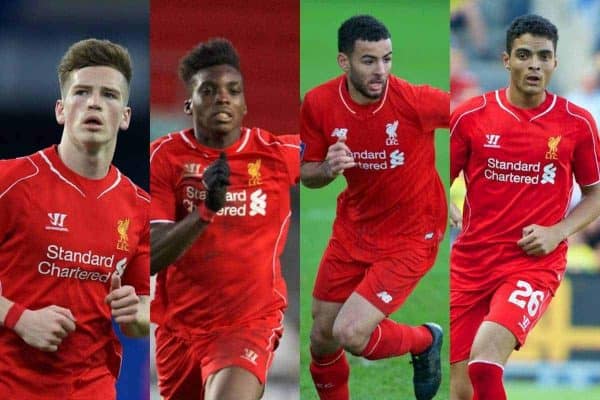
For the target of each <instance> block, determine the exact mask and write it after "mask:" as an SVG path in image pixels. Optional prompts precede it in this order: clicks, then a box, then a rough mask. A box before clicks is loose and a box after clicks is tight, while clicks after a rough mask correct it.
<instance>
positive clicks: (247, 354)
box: [240, 348, 258, 365]
mask: <svg viewBox="0 0 600 400" xmlns="http://www.w3.org/2000/svg"><path fill="white" fill-rule="evenodd" d="M240 357H242V358H243V359H245V360H248V361H250V362H251V363H252V364H254V365H256V360H257V359H258V354H256V352H255V351H254V350H252V349H248V348H245V349H244V354H242V355H241V356H240Z"/></svg>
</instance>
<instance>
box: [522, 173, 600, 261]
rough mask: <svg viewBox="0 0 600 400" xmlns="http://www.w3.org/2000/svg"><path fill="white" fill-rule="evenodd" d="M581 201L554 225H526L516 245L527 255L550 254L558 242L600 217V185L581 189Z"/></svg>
mask: <svg viewBox="0 0 600 400" xmlns="http://www.w3.org/2000/svg"><path fill="white" fill-rule="evenodd" d="M581 193H582V199H581V201H580V202H579V203H578V204H577V205H576V206H575V207H574V208H573V210H571V212H570V213H569V215H568V216H567V217H566V218H565V219H563V220H562V221H560V222H559V223H558V224H556V225H552V226H540V225H535V224H533V225H528V226H526V227H524V228H523V238H521V240H519V241H518V242H517V244H518V245H519V246H520V247H521V248H522V249H523V251H524V252H525V253H527V254H528V255H534V256H543V255H546V254H548V253H550V252H552V251H553V250H554V249H555V248H556V247H557V246H558V244H559V243H560V242H562V241H563V240H565V239H566V238H568V237H569V236H571V235H573V234H574V233H576V232H579V231H580V230H582V229H583V228H585V227H586V226H587V225H589V224H590V223H591V222H592V221H594V220H595V219H596V218H598V216H600V183H598V184H595V185H593V186H587V187H584V186H582V187H581Z"/></svg>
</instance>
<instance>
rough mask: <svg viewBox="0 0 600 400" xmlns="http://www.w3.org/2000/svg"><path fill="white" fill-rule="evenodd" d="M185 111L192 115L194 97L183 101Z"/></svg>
mask: <svg viewBox="0 0 600 400" xmlns="http://www.w3.org/2000/svg"><path fill="white" fill-rule="evenodd" d="M183 112H184V113H186V114H187V115H192V99H187V100H186V101H184V102H183Z"/></svg>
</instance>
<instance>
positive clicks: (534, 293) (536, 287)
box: [485, 273, 552, 349]
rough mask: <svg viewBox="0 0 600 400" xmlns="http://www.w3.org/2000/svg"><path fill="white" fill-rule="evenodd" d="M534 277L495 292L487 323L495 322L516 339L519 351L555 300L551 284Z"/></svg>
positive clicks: (511, 282)
mask: <svg viewBox="0 0 600 400" xmlns="http://www.w3.org/2000/svg"><path fill="white" fill-rule="evenodd" d="M533 275H534V274H532V273H529V274H527V273H523V274H520V275H519V276H518V277H514V278H510V279H508V280H507V281H506V282H505V283H503V284H502V285H500V287H499V288H498V289H497V290H496V291H495V293H494V296H493V298H492V302H491V305H490V312H489V314H488V315H487V316H486V317H485V320H486V321H490V322H495V323H496V324H498V325H500V326H502V327H504V328H505V329H506V330H508V331H510V332H511V333H512V335H513V336H514V337H515V338H516V341H517V343H515V348H516V349H518V348H519V347H520V346H522V345H523V344H524V343H525V340H526V338H527V335H529V332H531V330H532V329H533V327H534V326H535V325H536V324H537V323H538V321H539V320H540V318H541V317H542V315H543V314H544V312H545V311H546V309H547V308H548V305H549V304H550V300H551V299H552V287H551V284H547V283H545V282H544V281H539V280H538V279H537V277H536V276H533Z"/></svg>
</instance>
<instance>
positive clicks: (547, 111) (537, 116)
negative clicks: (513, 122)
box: [529, 94, 556, 122]
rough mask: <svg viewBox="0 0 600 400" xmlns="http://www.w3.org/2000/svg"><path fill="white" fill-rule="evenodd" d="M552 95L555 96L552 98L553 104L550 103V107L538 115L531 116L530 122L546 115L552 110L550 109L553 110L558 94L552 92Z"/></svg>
mask: <svg viewBox="0 0 600 400" xmlns="http://www.w3.org/2000/svg"><path fill="white" fill-rule="evenodd" d="M552 96H553V98H552V104H550V106H549V107H548V108H547V109H546V110H545V111H542V112H541V113H539V114H538V115H536V116H535V117H533V118H531V119H530V120H529V122H531V121H533V120H534V119H537V118H539V117H541V116H543V115H546V114H548V113H549V112H550V110H552V109H553V108H554V105H555V104H556V95H555V94H552Z"/></svg>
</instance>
